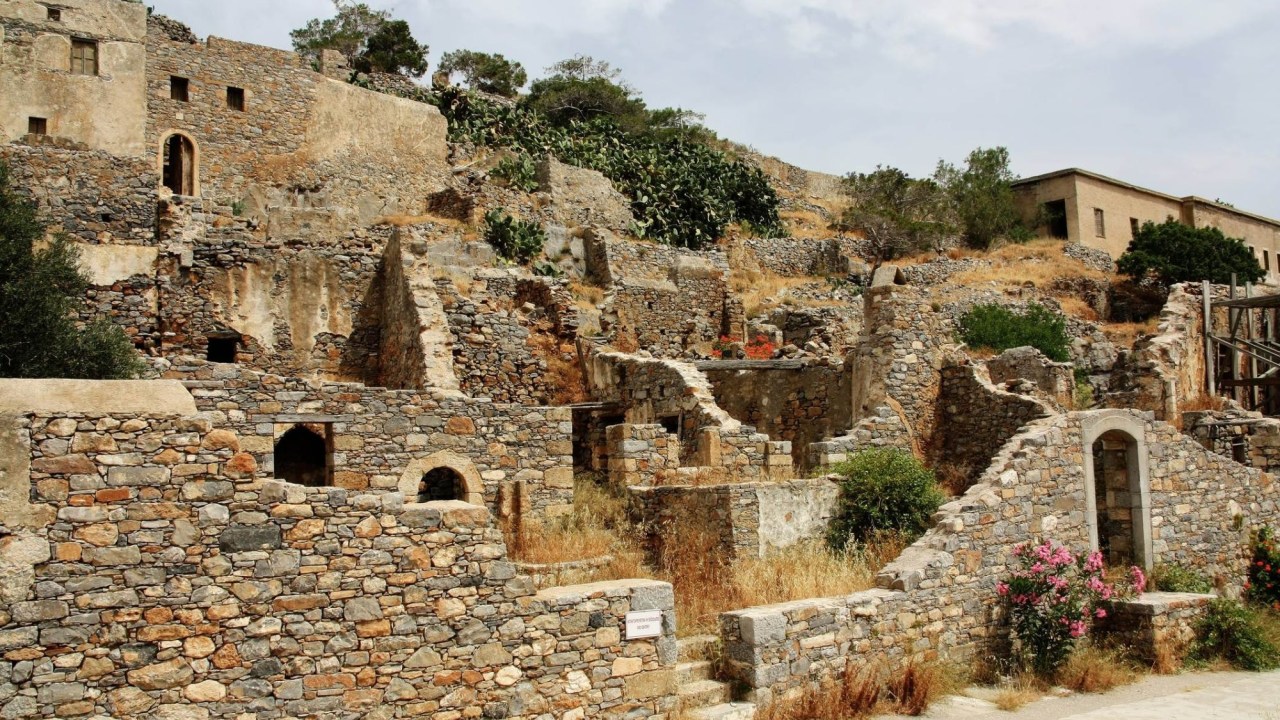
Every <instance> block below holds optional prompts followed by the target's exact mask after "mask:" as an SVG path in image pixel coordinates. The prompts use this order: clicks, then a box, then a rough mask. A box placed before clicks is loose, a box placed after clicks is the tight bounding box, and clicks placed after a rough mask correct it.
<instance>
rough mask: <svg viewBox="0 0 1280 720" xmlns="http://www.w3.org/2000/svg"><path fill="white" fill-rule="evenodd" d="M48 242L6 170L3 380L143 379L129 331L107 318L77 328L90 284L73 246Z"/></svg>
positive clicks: (0, 223) (0, 270)
mask: <svg viewBox="0 0 1280 720" xmlns="http://www.w3.org/2000/svg"><path fill="white" fill-rule="evenodd" d="M44 238H45V225H44V223H43V222H41V221H40V218H39V216H38V215H37V213H36V207H35V205H34V204H33V203H32V202H30V201H28V200H26V199H24V198H22V197H20V196H19V195H17V194H16V193H15V192H14V191H13V190H12V189H11V188H10V187H9V169H8V167H7V166H5V165H4V164H0V377H21V378H41V377H64V378H87V379H110V378H129V377H133V376H135V375H137V374H138V373H139V372H140V371H141V370H142V362H141V360H140V359H139V358H138V355H137V353H136V352H135V351H134V349H133V344H132V343H131V342H129V338H128V337H126V336H125V334H124V331H122V330H121V329H120V328H119V327H117V326H115V325H113V324H112V323H111V322H110V321H108V320H106V319H102V318H99V319H97V320H95V321H94V322H92V323H89V325H88V326H87V327H85V328H83V329H81V328H78V327H77V326H76V322H75V310H76V308H77V307H78V306H79V304H80V303H82V302H83V298H84V293H85V290H86V289H87V287H88V284H89V279H88V278H87V277H86V276H85V275H84V273H83V272H81V270H80V268H79V266H78V260H79V254H78V252H77V250H76V246H75V244H74V243H72V242H71V241H70V240H69V239H68V238H66V237H65V236H61V235H59V236H55V237H54V238H53V239H52V240H51V241H50V242H48V243H47V244H44V243H43V242H42V241H43V240H44Z"/></svg>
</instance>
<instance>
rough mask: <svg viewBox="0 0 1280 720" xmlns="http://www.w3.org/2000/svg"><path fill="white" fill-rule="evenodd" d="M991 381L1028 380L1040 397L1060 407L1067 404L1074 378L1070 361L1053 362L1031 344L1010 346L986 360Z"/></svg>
mask: <svg viewBox="0 0 1280 720" xmlns="http://www.w3.org/2000/svg"><path fill="white" fill-rule="evenodd" d="M987 373H988V374H989V375H990V376H991V382H993V383H996V384H1001V383H1009V382H1014V381H1017V380H1028V381H1030V382H1032V383H1035V386H1036V388H1038V389H1039V392H1040V394H1041V396H1042V397H1044V398H1045V399H1047V400H1051V401H1052V402H1054V403H1056V404H1058V405H1059V406H1062V407H1071V403H1072V400H1073V396H1074V393H1075V377H1074V375H1073V367H1072V365H1071V363H1060V362H1054V361H1052V360H1050V359H1049V358H1047V357H1045V356H1044V353H1042V352H1040V351H1039V350H1037V349H1035V348H1033V347H1018V348H1010V349H1008V350H1005V351H1004V352H1002V353H1000V354H999V355H997V356H995V357H993V358H991V359H989V360H987Z"/></svg>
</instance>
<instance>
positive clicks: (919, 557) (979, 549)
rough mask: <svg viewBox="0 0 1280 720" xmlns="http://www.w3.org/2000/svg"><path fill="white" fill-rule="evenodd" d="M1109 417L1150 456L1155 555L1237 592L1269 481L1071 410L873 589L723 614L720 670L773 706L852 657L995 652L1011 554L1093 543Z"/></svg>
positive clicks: (947, 513)
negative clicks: (1092, 491)
mask: <svg viewBox="0 0 1280 720" xmlns="http://www.w3.org/2000/svg"><path fill="white" fill-rule="evenodd" d="M1116 417H1122V418H1129V420H1128V421H1127V422H1129V423H1136V424H1137V425H1138V426H1139V427H1141V428H1142V433H1141V434H1142V435H1143V438H1142V439H1143V440H1144V442H1145V445H1146V448H1147V450H1148V452H1149V455H1150V462H1149V474H1150V477H1149V481H1150V490H1149V493H1150V513H1151V523H1150V526H1151V532H1152V534H1153V536H1154V537H1153V538H1152V548H1153V555H1154V557H1152V558H1150V561H1151V562H1154V563H1162V562H1163V563H1179V564H1182V565H1185V566H1188V567H1194V568H1197V569H1199V570H1201V571H1203V572H1205V573H1206V574H1209V575H1211V576H1220V577H1221V579H1222V581H1223V582H1224V584H1225V585H1227V586H1228V587H1232V586H1235V587H1237V588H1238V584H1239V583H1240V582H1241V581H1242V580H1243V578H1244V570H1245V566H1246V564H1247V563H1248V559H1249V552H1248V548H1247V544H1248V537H1249V532H1250V530H1251V529H1252V528H1255V527H1258V526H1261V525H1266V524H1272V525H1273V524H1275V522H1276V521H1277V520H1278V519H1280V509H1278V505H1277V492H1278V491H1277V486H1276V483H1275V480H1274V478H1272V477H1271V476H1270V475H1266V474H1264V473H1260V472H1258V471H1257V470H1253V469H1250V468H1246V467H1244V466H1241V465H1238V464H1236V463H1234V462H1231V461H1229V460H1227V459H1225V458H1222V457H1220V456H1218V455H1215V454H1213V453H1210V452H1208V451H1206V450H1205V449H1204V448H1202V447H1200V446H1199V445H1198V444H1196V443H1195V442H1194V441H1193V440H1191V439H1190V438H1188V437H1186V436H1184V435H1182V434H1181V433H1179V432H1178V431H1177V430H1176V429H1175V428H1174V427H1172V426H1170V425H1167V424H1165V423H1162V422H1159V421H1156V420H1154V419H1153V418H1152V417H1151V416H1150V414H1143V413H1135V412H1122V411H1092V412H1075V413H1069V414H1066V415H1058V416H1054V417H1051V418H1046V419H1044V420H1040V421H1037V422H1035V423H1032V425H1031V426H1029V428H1028V429H1027V430H1026V431H1024V432H1023V433H1021V434H1019V435H1017V436H1015V437H1014V438H1013V439H1012V440H1010V441H1009V442H1008V443H1007V444H1006V445H1005V446H1004V447H1003V448H1002V449H1001V450H1000V452H999V453H997V454H996V455H995V458H994V460H993V462H992V463H991V465H990V466H989V467H988V468H987V470H986V471H985V472H984V473H983V475H982V477H981V478H980V479H979V482H978V483H977V484H975V485H974V486H972V487H971V488H970V489H969V490H968V492H966V493H965V495H964V496H963V497H961V498H959V499H957V500H955V501H952V502H950V503H948V504H946V505H944V506H943V507H942V508H940V509H939V512H938V514H937V515H936V516H935V520H936V521H937V526H936V527H935V529H933V530H931V531H929V532H928V533H926V534H925V535H924V537H922V538H921V539H920V540H918V541H917V542H916V543H915V544H913V545H912V546H911V547H909V548H907V550H906V551H905V552H904V553H903V554H902V555H901V556H900V557H899V558H898V559H897V560H896V561H894V562H893V563H890V564H889V565H888V566H886V567H885V568H884V569H883V570H882V571H881V573H880V575H879V577H878V578H877V582H878V584H879V585H880V587H881V589H878V590H871V591H866V592H861V593H854V594H852V595H849V596H847V597H841V598H824V599H814V600H801V601H796V602H792V603H785V604H781V605H771V606H765V607H758V608H748V609H744V610H739V611H733V612H729V613H725V614H723V615H721V636H722V639H723V642H724V648H725V655H726V658H727V662H726V670H727V672H728V673H729V675H730V676H731V677H732V678H734V679H735V680H737V681H740V682H742V683H744V684H745V686H746V687H748V688H750V689H751V691H752V692H753V695H754V697H755V698H756V699H757V700H761V701H766V702H767V701H769V700H772V699H775V698H781V697H785V696H786V694H787V693H789V692H795V691H798V690H800V689H803V688H804V687H807V686H811V685H812V684H813V683H815V682H816V681H817V680H818V679H819V678H821V677H824V676H832V675H834V676H839V675H841V674H842V673H843V672H844V671H845V669H846V667H847V665H846V663H847V662H848V661H849V659H850V658H852V659H853V660H854V663H853V665H854V666H857V665H858V664H861V663H866V662H872V661H875V660H877V659H884V658H888V659H894V658H901V657H903V656H906V655H910V656H919V657H941V658H945V659H948V660H953V661H961V662H962V661H964V660H967V659H970V658H973V657H974V656H975V655H978V654H990V653H998V652H1001V648H1000V644H1001V642H1002V639H1001V638H1002V635H1003V633H1004V632H1005V631H1004V630H1002V627H1003V626H1002V624H1001V612H1000V609H999V601H998V596H997V594H996V592H995V584H996V582H997V581H998V580H1000V579H1003V578H1004V577H1005V576H1006V575H1007V573H1008V567H1009V560H1010V557H1011V556H1010V552H1011V551H1012V549H1013V548H1014V547H1015V546H1016V545H1017V544H1018V543H1021V542H1024V541H1027V540H1030V539H1032V538H1033V537H1037V536H1039V537H1049V538H1052V539H1054V540H1056V541H1058V542H1061V543H1064V544H1067V545H1070V546H1072V547H1074V548H1075V549H1077V550H1085V549H1088V547H1089V545H1090V539H1089V524H1088V522H1087V518H1086V502H1085V496H1086V483H1087V482H1092V480H1091V479H1086V478H1085V477H1084V471H1083V462H1082V461H1083V455H1084V453H1085V448H1084V444H1083V443H1084V435H1083V427H1084V426H1085V425H1086V424H1090V423H1092V424H1103V425H1104V426H1105V423H1106V422H1108V421H1109V420H1110V419H1113V418H1116ZM1237 516H1239V517H1240V518H1242V520H1236V519H1235V518H1237Z"/></svg>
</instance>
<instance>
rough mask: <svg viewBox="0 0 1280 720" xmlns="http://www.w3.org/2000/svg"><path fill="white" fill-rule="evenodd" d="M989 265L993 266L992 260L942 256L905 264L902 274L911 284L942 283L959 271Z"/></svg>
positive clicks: (967, 270) (968, 270)
mask: <svg viewBox="0 0 1280 720" xmlns="http://www.w3.org/2000/svg"><path fill="white" fill-rule="evenodd" d="M987 267H991V261H990V260H981V259H978V258H964V259H963V260H952V259H951V258H946V257H941V258H935V259H933V260H930V261H929V262H925V263H920V264H919V265H904V266H903V267H902V275H903V277H904V278H906V280H907V283H908V284H910V285H920V286H927V285H941V284H942V283H944V282H946V281H947V280H948V279H950V278H951V276H952V275H955V274H957V273H962V272H970V271H972V270H979V269H981V268H987Z"/></svg>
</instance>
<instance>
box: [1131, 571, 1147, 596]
mask: <svg viewBox="0 0 1280 720" xmlns="http://www.w3.org/2000/svg"><path fill="white" fill-rule="evenodd" d="M1129 574H1130V575H1132V576H1133V591H1134V592H1136V593H1138V594H1141V593H1143V592H1145V591H1146V589H1147V575H1146V573H1144V572H1142V568H1140V567H1138V566H1137V565H1134V566H1133V567H1130V568H1129Z"/></svg>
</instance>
